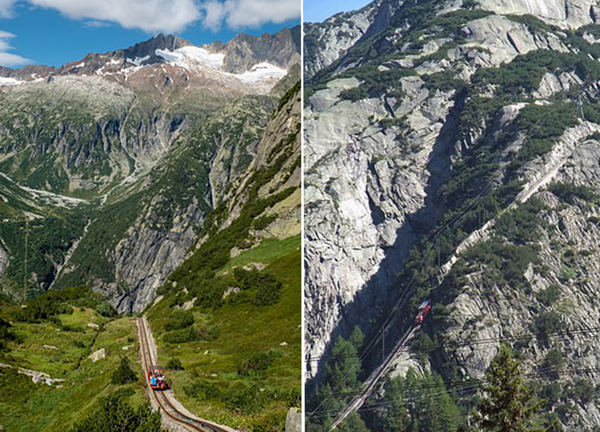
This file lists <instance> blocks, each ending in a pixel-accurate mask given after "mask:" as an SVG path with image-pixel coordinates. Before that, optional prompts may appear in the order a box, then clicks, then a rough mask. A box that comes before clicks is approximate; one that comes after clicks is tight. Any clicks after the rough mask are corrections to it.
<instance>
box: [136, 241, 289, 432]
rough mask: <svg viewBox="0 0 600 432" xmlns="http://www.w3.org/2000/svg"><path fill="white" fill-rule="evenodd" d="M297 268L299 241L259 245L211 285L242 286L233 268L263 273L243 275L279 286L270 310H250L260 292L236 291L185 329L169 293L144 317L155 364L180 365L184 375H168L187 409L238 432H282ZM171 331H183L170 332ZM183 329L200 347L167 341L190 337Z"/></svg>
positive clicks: (203, 309) (196, 313) (198, 313)
mask: <svg viewBox="0 0 600 432" xmlns="http://www.w3.org/2000/svg"><path fill="white" fill-rule="evenodd" d="M300 265H301V260H300V237H299V236H296V237H292V238H289V239H286V240H265V241H263V243H261V245H260V246H258V247H256V248H254V249H251V250H249V251H247V252H245V253H243V254H241V255H239V256H238V257H236V258H233V259H231V260H229V261H228V262H227V263H226V264H225V265H224V266H222V267H221V268H220V269H218V270H217V272H216V277H215V279H213V281H212V282H213V283H216V284H218V283H219V282H218V281H221V282H223V283H224V284H225V285H227V286H229V287H230V288H232V287H237V286H238V285H241V284H240V283H239V282H240V281H239V280H236V277H235V276H234V274H235V273H236V271H235V269H238V272H239V269H242V268H245V269H250V268H253V269H261V270H260V271H255V272H248V273H252V274H255V275H256V276H257V277H259V276H258V275H259V274H260V275H267V274H268V275H271V277H272V278H274V279H275V280H276V281H278V282H280V283H281V287H280V290H279V295H278V299H277V301H275V302H274V303H272V304H267V305H256V302H255V301H253V300H252V298H253V296H256V295H257V292H258V291H257V290H260V289H261V288H260V287H247V288H246V289H243V288H241V289H240V291H239V292H237V293H233V292H232V293H230V294H229V295H227V296H225V299H223V300H222V302H221V303H220V305H218V306H212V307H207V306H195V307H193V308H192V309H190V310H189V311H188V313H189V314H191V315H192V316H193V321H194V322H193V324H191V325H189V326H186V327H184V326H185V325H186V324H189V322H187V323H181V322H177V321H178V317H179V316H182V315H183V313H182V312H181V311H180V310H178V309H177V308H176V306H177V300H176V295H174V294H171V295H168V296H167V297H165V298H164V299H162V300H161V301H159V302H158V303H157V304H156V305H155V306H154V307H153V308H151V309H150V310H149V311H148V318H149V320H150V324H151V327H152V329H153V330H154V335H155V338H156V340H157V345H158V355H159V358H160V361H161V362H162V363H164V364H168V363H169V362H172V360H173V359H178V360H180V361H181V365H182V367H183V370H172V371H170V373H169V375H170V378H171V380H172V387H173V390H174V392H175V394H176V396H177V398H178V399H179V400H180V401H181V402H182V403H183V404H184V405H185V406H186V407H187V408H188V409H190V410H191V411H192V412H194V413H196V414H197V415H200V416H202V417H205V418H208V419H212V420H215V421H218V422H222V423H224V424H227V425H230V426H232V427H236V428H241V429H244V430H254V431H260V430H264V431H271V430H273V431H275V430H282V429H283V424H284V423H285V416H286V414H287V411H288V409H289V408H290V407H299V406H300V388H301V383H300V382H301V360H300V359H301V328H300V322H301V287H300V279H301V278H300V275H301V272H300ZM266 283H267V284H268V282H266ZM226 292H227V291H226ZM254 299H256V297H254ZM177 324H179V326H180V327H184V329H174V327H177ZM187 329H194V330H195V331H196V332H198V333H202V335H203V336H202V337H197V338H196V339H203V340H193V341H189V342H180V341H179V340H176V341H174V340H173V335H177V334H180V333H181V332H188V333H189V331H188V330H187ZM178 332H179V333H178Z"/></svg>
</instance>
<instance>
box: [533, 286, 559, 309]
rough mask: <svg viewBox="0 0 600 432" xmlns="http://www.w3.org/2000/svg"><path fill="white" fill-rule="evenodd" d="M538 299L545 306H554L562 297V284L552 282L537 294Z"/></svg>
mask: <svg viewBox="0 0 600 432" xmlns="http://www.w3.org/2000/svg"><path fill="white" fill-rule="evenodd" d="M536 297H537V299H538V300H539V301H540V302H542V303H543V304H544V305H545V306H552V305H553V304H554V303H556V301H557V300H558V299H559V298H560V286H559V285H557V284H552V285H550V286H549V287H548V288H546V289H545V290H542V291H540V292H538V293H537V294H536Z"/></svg>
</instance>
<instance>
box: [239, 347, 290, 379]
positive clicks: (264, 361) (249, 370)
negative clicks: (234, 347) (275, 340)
mask: <svg viewBox="0 0 600 432" xmlns="http://www.w3.org/2000/svg"><path fill="white" fill-rule="evenodd" d="M280 357H283V353H282V352H281V351H276V350H269V351H267V352H261V353H255V354H252V356H250V358H249V359H248V360H245V361H243V362H242V363H240V364H239V365H238V375H245V376H250V375H254V374H260V373H261V372H263V371H266V370H267V369H268V368H269V367H270V366H271V365H272V364H273V362H274V361H275V360H276V359H278V358H280Z"/></svg>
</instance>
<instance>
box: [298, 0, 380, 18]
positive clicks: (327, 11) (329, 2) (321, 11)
mask: <svg viewBox="0 0 600 432" xmlns="http://www.w3.org/2000/svg"><path fill="white" fill-rule="evenodd" d="M371 1H372V0H304V21H305V22H321V21H324V20H326V19H327V18H329V17H331V16H332V15H335V14H336V13H338V12H345V11H350V10H356V9H360V8H361V7H363V6H366V5H368V4H369V3H371Z"/></svg>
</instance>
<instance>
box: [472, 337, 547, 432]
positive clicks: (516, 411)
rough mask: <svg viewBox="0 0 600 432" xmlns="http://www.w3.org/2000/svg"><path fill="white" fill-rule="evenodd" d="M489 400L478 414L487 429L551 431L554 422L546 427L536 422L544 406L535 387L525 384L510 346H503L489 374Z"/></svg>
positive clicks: (495, 431) (499, 431) (492, 431)
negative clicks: (539, 411)
mask: <svg viewBox="0 0 600 432" xmlns="http://www.w3.org/2000/svg"><path fill="white" fill-rule="evenodd" d="M482 389H483V391H484V392H485V399H484V400H483V402H482V403H481V404H480V406H479V408H478V410H477V411H478V412H477V413H476V415H475V418H476V423H477V424H478V426H479V427H480V428H481V430H482V431H485V432H542V431H545V432H548V431H552V430H555V428H556V425H555V424H553V425H551V426H550V427H549V428H542V427H540V426H539V425H538V424H536V420H537V412H538V410H539V408H540V406H541V402H540V400H539V399H538V398H537V397H536V395H535V392H534V390H533V389H532V388H530V387H528V386H527V385H526V383H525V380H524V378H523V375H522V372H521V365H520V362H519V361H518V360H516V359H515V358H514V356H513V353H512V351H511V349H510V348H508V347H506V346H502V347H501V348H500V352H499V353H498V355H497V356H496V358H495V359H494V361H493V362H492V364H491V366H490V367H489V369H488V371H487V373H486V382H485V384H484V385H483V387H482Z"/></svg>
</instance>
